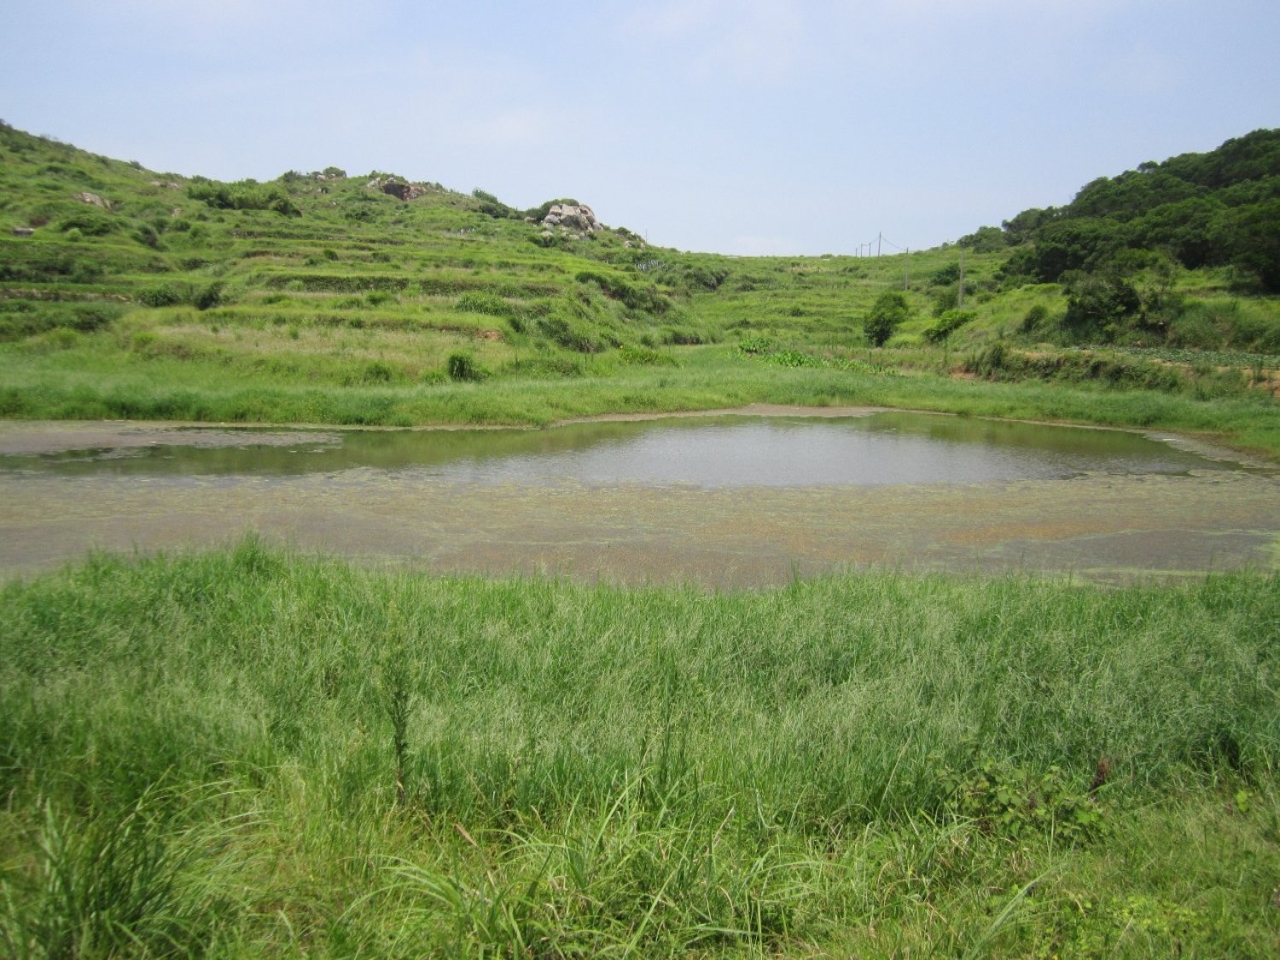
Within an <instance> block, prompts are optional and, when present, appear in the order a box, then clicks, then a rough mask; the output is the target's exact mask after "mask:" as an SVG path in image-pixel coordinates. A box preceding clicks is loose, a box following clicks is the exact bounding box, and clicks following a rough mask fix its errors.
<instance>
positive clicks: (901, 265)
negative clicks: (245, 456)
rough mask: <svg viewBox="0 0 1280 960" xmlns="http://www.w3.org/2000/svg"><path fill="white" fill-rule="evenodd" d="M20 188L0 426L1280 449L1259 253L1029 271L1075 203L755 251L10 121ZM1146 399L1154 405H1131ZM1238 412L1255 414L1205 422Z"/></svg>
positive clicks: (4, 223)
mask: <svg viewBox="0 0 1280 960" xmlns="http://www.w3.org/2000/svg"><path fill="white" fill-rule="evenodd" d="M1268 142H1269V141H1268ZM1179 163H1180V164H1182V166H1183V167H1185V166H1186V165H1187V163H1188V161H1186V158H1177V161H1176V162H1175V161H1170V162H1169V165H1171V166H1172V167H1175V168H1178V169H1181V168H1180V167H1178V164H1179ZM1250 169H1251V168H1250ZM1267 169H1269V168H1267ZM1161 171H1163V167H1161V168H1160V170H1157V171H1156V172H1155V173H1153V174H1152V176H1153V177H1154V176H1156V175H1157V174H1158V175H1159V176H1161V177H1165V174H1164V173H1163V172H1161ZM1144 176H1145V174H1144ZM1131 179H1132V178H1127V179H1126V177H1121V178H1118V179H1117V181H1116V183H1121V184H1127V183H1129V180H1131ZM1166 179H1167V177H1166ZM1107 182H1108V183H1111V181H1107ZM1266 182H1268V183H1270V182H1271V181H1270V180H1268V181H1266ZM1117 189H1118V188H1117ZM1224 189H1234V190H1236V193H1237V194H1238V193H1240V190H1241V188H1239V187H1238V186H1236V187H1230V188H1224ZM1099 192H1102V187H1101V186H1100V184H1099V183H1095V184H1091V185H1090V186H1089V187H1086V188H1085V190H1084V191H1082V194H1081V198H1078V201H1077V203H1078V204H1081V205H1084V206H1088V205H1089V204H1092V206H1089V209H1090V210H1093V208H1094V207H1096V206H1097V204H1094V203H1093V201H1092V200H1090V199H1089V198H1095V199H1096V195H1097V194H1099ZM0 196H3V200H0V231H2V232H3V235H2V236H0V416H7V417H87V418H94V417H131V418H159V419H186V420H228V421H283V420H292V421H318V422H319V421H322V422H332V423H379V424H402V425H407V424H418V423H446V422H452V423H533V424H537V423H547V422H550V421H553V420H556V419H559V418H563V417H567V416H576V415H585V414H592V413H602V412H615V411H622V410H649V411H663V410H676V409H690V408H697V407H720V406H730V405H735V404H739V403H745V402H751V401H771V402H790V403H807V404H832V403H864V402H878V403H899V404H906V405H911V406H920V407H926V408H933V409H947V410H956V411H961V412H970V413H998V414H1019V415H1027V416H1048V417H1059V418H1069V419H1083V420H1087V421H1098V422H1114V423H1121V424H1130V425H1155V424H1160V425H1163V426H1170V427H1182V428H1186V429H1220V430H1224V431H1226V432H1227V433H1228V434H1230V435H1231V436H1232V437H1233V438H1234V439H1236V440H1237V441H1238V442H1242V443H1246V444H1248V445H1252V446H1254V447H1257V448H1260V449H1280V440H1277V439H1275V436H1274V435H1275V431H1274V430H1273V429H1272V427H1270V426H1268V425H1267V424H1268V423H1269V422H1270V421H1269V420H1268V418H1269V417H1270V416H1271V414H1269V413H1263V414H1258V412H1257V410H1256V409H1255V408H1257V407H1258V404H1260V403H1263V401H1268V400H1269V399H1270V398H1271V395H1272V394H1273V393H1274V391H1275V389H1276V386H1277V382H1276V376H1275V369H1276V366H1277V360H1276V357H1277V355H1280V300H1278V299H1277V298H1276V297H1275V296H1272V295H1270V294H1268V293H1266V292H1265V290H1264V289H1263V287H1262V286H1261V285H1260V283H1259V281H1258V280H1257V277H1256V274H1254V273H1249V272H1248V271H1247V270H1244V269H1243V268H1242V267H1240V266H1239V265H1238V264H1234V263H1216V262H1212V263H1209V262H1206V263H1201V264H1197V265H1196V266H1195V268H1194V269H1188V268H1186V267H1184V266H1182V265H1180V264H1179V263H1177V262H1176V260H1175V259H1173V258H1170V257H1168V256H1164V255H1157V254H1153V253H1150V252H1149V251H1148V252H1147V253H1144V254H1142V255H1141V256H1135V253H1137V252H1138V251H1135V250H1133V249H1130V250H1129V254H1130V255H1129V257H1128V259H1127V260H1123V258H1121V259H1122V260H1123V262H1124V263H1125V264H1126V266H1125V269H1124V271H1123V272H1119V271H1118V270H1117V269H1116V268H1115V266H1114V264H1115V261H1116V258H1115V257H1112V258H1111V259H1110V260H1106V261H1105V262H1104V260H1103V259H1098V260H1097V261H1096V262H1091V263H1090V264H1089V265H1090V266H1091V267H1092V268H1096V269H1094V270H1093V272H1088V271H1086V272H1084V273H1081V272H1080V271H1077V272H1076V273H1074V274H1071V273H1069V272H1068V273H1066V274H1059V275H1058V276H1056V277H1054V278H1052V280H1053V282H1045V277H1044V276H1040V275H1036V274H1035V273H1034V271H1032V272H1031V273H1027V272H1026V265H1027V264H1028V263H1035V262H1037V261H1036V258H1037V257H1043V256H1045V255H1046V254H1044V250H1045V249H1047V247H1048V246H1049V245H1050V244H1051V242H1052V240H1053V235H1052V232H1051V230H1050V228H1051V227H1054V226H1055V225H1057V226H1061V225H1063V224H1070V223H1073V222H1075V221H1074V220H1072V219H1071V217H1073V216H1074V215H1075V214H1074V213H1071V210H1074V205H1073V207H1072V208H1070V210H1068V212H1067V213H1062V214H1058V213H1054V214H1053V216H1048V215H1047V214H1046V215H1045V217H1042V218H1041V219H1042V220H1044V221H1045V223H1044V224H1041V225H1040V227H1039V228H1038V229H1036V230H1032V229H1023V228H1024V227H1026V221H1027V216H1026V215H1025V214H1024V215H1020V216H1019V217H1017V218H1015V219H1014V221H1010V222H1009V223H1007V224H1006V229H1005V230H1003V231H1000V230H996V231H995V234H996V235H998V237H997V236H995V235H993V233H992V230H993V228H984V229H983V230H979V231H978V232H977V233H975V234H974V235H972V236H970V237H967V238H964V240H963V241H962V243H961V245H957V246H951V247H942V248H937V249H933V250H927V251H922V252H913V253H911V254H909V255H908V254H897V255H894V256H884V257H864V258H859V257H845V256H823V257H752V258H739V257H727V256H717V255H711V254H692V253H683V252H680V251H676V250H671V249H667V248H661V247H655V246H652V245H649V244H647V243H646V242H645V241H644V240H643V239H642V238H641V237H639V236H637V235H636V234H634V233H632V232H631V231H629V230H627V229H626V228H625V227H621V226H619V227H613V228H604V229H598V230H583V229H569V228H566V227H565V226H550V227H548V226H545V225H544V224H543V223H542V222H541V220H542V218H543V217H544V216H545V215H546V213H547V212H548V211H549V210H550V208H551V205H552V202H553V201H549V202H548V203H546V204H543V205H542V206H541V207H540V208H537V209H533V210H526V211H519V210H514V209H512V208H510V207H508V206H506V205H505V204H503V203H502V202H501V201H500V200H498V199H497V198H496V197H493V196H492V195H490V194H487V193H485V192H484V191H481V190H476V191H474V192H473V193H472V194H470V195H468V194H462V193H458V192H455V191H453V190H449V189H446V188H445V187H443V186H441V185H439V184H435V183H418V182H410V181H409V180H407V179H405V178H404V177H401V176H397V175H394V174H389V173H385V172H378V171H373V172H370V173H367V174H362V175H359V176H349V175H347V174H346V173H345V172H344V171H341V170H338V169H335V168H332V167H330V168H327V169H324V170H319V171H315V172H310V173H298V172H288V173H285V174H283V175H282V176H281V177H279V178H277V179H276V180H274V181H272V182H270V183H265V184H260V183H254V182H252V181H244V182H239V183H229V184H228V183H217V182H214V181H210V180H206V179H203V178H200V177H183V176H179V175H176V174H171V173H157V172H154V171H149V170H147V169H145V168H144V167H142V166H141V165H140V164H138V163H135V162H123V161H120V160H114V159H110V158H107V157H101V156H97V155H94V154H90V153H86V152H84V151H82V150H79V149H76V148H75V147H72V146H69V145H67V144H62V143H58V142H55V141H52V140H49V139H46V138H39V137H33V136H30V135H28V134H25V133H23V132H21V131H18V130H15V129H13V128H11V127H7V126H5V127H3V128H0ZM1215 196H1216V195H1215ZM1233 196H1235V194H1233ZM1268 197H1269V194H1265V191H1263V192H1262V193H1260V194H1259V195H1258V201H1259V203H1261V204H1262V205H1263V206H1262V207H1259V209H1269V207H1266V206H1265V205H1266V204H1267V203H1273V202H1274V201H1273V200H1270V199H1268ZM1211 199H1212V198H1211ZM1086 201H1088V203H1087V204H1086ZM1206 202H1210V201H1206ZM1212 202H1220V200H1212ZM1082 208H1083V206H1082ZM1233 209H1241V210H1243V209H1245V207H1244V206H1241V205H1240V204H1237V207H1236V208H1233ZM1248 209H1254V208H1253V207H1249V208H1248ZM1094 212H1095V213H1096V211H1094ZM1041 213H1044V212H1043V211H1041ZM1068 214H1070V215H1068ZM1095 219H1096V218H1095ZM1133 219H1134V218H1133V217H1130V220H1133ZM1050 221H1051V222H1050ZM1125 222H1129V221H1125ZM1221 229H1226V228H1225V227H1223V228H1221ZM1220 233H1221V230H1220ZM1011 244H1012V246H1011ZM962 273H963V284H962V282H961V274H962ZM962 286H963V289H962ZM896 294H901V297H900V298H898V297H896ZM886 297H887V299H888V300H889V301H896V305H894V304H891V305H892V306H893V310H892V311H891V312H892V313H893V318H892V319H893V320H894V321H895V322H896V325H894V326H893V327H892V329H891V330H890V333H891V337H890V339H889V340H888V343H887V344H886V346H885V347H884V348H875V347H873V346H872V345H871V343H870V342H869V341H868V338H867V336H866V333H865V322H866V320H867V318H868V316H869V315H870V314H871V313H873V312H874V311H875V310H876V304H877V302H881V303H883V301H884V300H885V299H886ZM1117 303H1118V304H1119V306H1116V304H1117ZM1099 304H1101V306H1099ZM1099 310H1101V311H1102V313H1103V314H1105V315H1100V314H1099V313H1098V311H1099ZM1107 310H1111V313H1109V314H1108V313H1106V311H1107ZM1090 311H1093V312H1092V313H1091V312H1090ZM1117 311H1119V312H1117ZM1082 316H1083V317H1085V319H1084V320H1082V319H1081V317H1082ZM994 381H1008V382H1016V383H1019V384H1020V385H1021V387H1022V388H1025V389H1021V391H1020V392H1019V391H1014V392H1012V393H1011V392H1010V391H1009V390H1007V389H1005V390H1002V389H1000V388H999V386H998V384H996V383H994ZM1045 382H1048V383H1050V384H1051V386H1052V387H1053V391H1054V392H1053V397H1052V399H1048V395H1047V394H1045V393H1044V392H1043V391H1039V392H1037V391H1036V390H1035V389H1031V388H1033V387H1034V386H1035V385H1036V384H1042V383H1045ZM1097 389H1102V390H1106V391H1108V393H1109V395H1110V396H1111V397H1112V399H1111V400H1109V401H1108V402H1107V403H1106V404H1102V405H1099V404H1098V403H1097V401H1096V397H1093V398H1090V397H1089V396H1087V394H1088V393H1089V392H1090V391H1095V390H1097ZM1072 391H1076V392H1079V391H1084V392H1085V395H1082V396H1081V397H1079V398H1078V399H1076V400H1071V399H1070V397H1069V396H1068V395H1069V394H1071V392H1072ZM1135 391H1136V392H1138V393H1141V394H1143V395H1144V396H1146V397H1147V399H1146V400H1144V401H1143V403H1142V404H1139V405H1138V406H1139V407H1141V411H1138V410H1136V409H1135V408H1134V407H1133V405H1132V404H1131V403H1130V402H1129V401H1128V400H1125V399H1124V398H1122V397H1120V396H1119V394H1120V393H1125V392H1135ZM1151 395H1155V396H1156V397H1157V399H1156V400H1155V401H1154V403H1155V407H1154V408H1153V407H1152V401H1151ZM1064 397H1066V398H1067V399H1066V400H1065V401H1064ZM1214 400H1221V401H1224V402H1226V404H1227V406H1228V407H1230V406H1231V405H1232V404H1236V405H1242V406H1240V409H1239V410H1229V409H1227V408H1226V407H1224V408H1223V409H1221V410H1218V411H1215V413H1214V414H1213V416H1210V417H1206V416H1204V415H1203V411H1201V412H1200V413H1197V412H1195V411H1194V410H1193V408H1192V407H1188V406H1187V402H1192V403H1195V402H1204V401H1214ZM1271 406H1273V405H1271ZM1271 406H1267V405H1266V404H1263V407H1262V409H1265V410H1269V409H1271ZM1207 421H1213V422H1212V423H1208V422H1207ZM1240 424H1245V426H1239V425H1240ZM1259 424H1261V425H1262V426H1261V427H1260V426H1259Z"/></svg>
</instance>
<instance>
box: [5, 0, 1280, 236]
mask: <svg viewBox="0 0 1280 960" xmlns="http://www.w3.org/2000/svg"><path fill="white" fill-rule="evenodd" d="M1278 51H1280V3H1277V2H1276V0H1214V2H1208V0H859V2H851V0H790V2H784V0H736V2H730V0H653V2H647V0H629V2H615V0H596V2H586V0H543V2H535V0H470V2H459V3H454V2H444V3H433V2H408V0H361V2H352V0H342V2H331V0H110V2H107V0H0V119H3V120H4V121H6V122H7V123H9V124H11V125H13V126H15V127H17V128H19V129H22V130H26V131H28V132H30V133H35V134H42V135H47V136H52V137H56V138H57V139H59V140H62V141H65V142H68V143H72V144H75V145H76V146H78V147H82V148H84V149H86V150H90V151H92V152H94V153H99V154H105V155H107V156H110V157H115V158H118V159H122V160H137V161H139V162H140V163H142V164H143V165H144V166H146V167H148V168H150V169H153V170H157V171H161V172H172V173H178V174H183V175H187V176H190V175H193V174H200V175H203V176H208V177H212V178H215V179H220V180H238V179H244V178H254V179H257V180H269V179H272V178H274V177H276V176H279V175H280V174H281V173H284V172H285V171H287V170H298V171H301V172H307V171H311V170H318V169H323V168H324V167H327V166H331V165H332V166H338V167H341V168H343V169H345V170H346V171H347V172H348V173H350V174H353V175H354V174H362V173H368V172H370V171H373V170H378V171H384V172H391V173H397V174H400V175H401V176H404V177H407V178H408V179H410V180H417V181H430V182H438V183H441V184H443V185H444V186H446V187H449V188H451V189H454V190H459V191H463V192H470V191H471V190H472V189H475V188H479V189H482V190H486V191H488V192H489V193H492V194H495V195H496V196H497V197H498V198H499V199H501V200H503V201H504V202H506V203H508V204H510V205H511V206H514V207H518V208H528V207H533V206H536V205H538V204H540V203H542V202H543V201H545V200H550V199H555V198H561V197H572V198H575V199H578V200H579V201H581V202H583V203H587V204H590V205H591V206H592V208H593V209H594V211H595V213H596V215H597V216H598V217H599V218H600V219H601V220H602V221H604V222H605V223H606V224H608V225H610V226H623V227H627V228H629V229H631V230H634V231H636V232H638V233H641V234H643V235H644V236H646V237H647V238H648V239H649V240H650V242H652V243H654V244H658V245H661V246H665V247H675V248H678V249H681V250H696V251H706V252H715V253H725V254H736V255H762V254H780V255H821V254H826V253H832V254H854V253H859V252H861V253H868V252H870V253H874V252H876V250H877V249H879V250H880V251H882V252H884V253H891V252H897V251H898V250H902V249H913V250H920V249H924V248H926V247H933V246H937V245H939V244H941V243H944V242H953V241H955V240H957V239H959V237H961V236H963V235H964V234H967V233H971V232H973V231H974V230H975V229H977V228H978V227H980V226H983V225H987V224H992V225H999V224H1000V222H1001V221H1002V220H1005V219H1008V218H1011V217H1013V216H1014V215H1016V214H1017V213H1019V212H1020V211H1022V210H1024V209H1027V208H1029V207H1046V206H1056V205H1061V204H1064V203H1067V202H1069V201H1070V200H1071V198H1072V197H1073V196H1074V195H1075V193H1076V192H1077V191H1078V190H1079V189H1080V188H1081V187H1082V186H1084V185H1085V184H1086V183H1088V182H1089V181H1091V180H1093V179H1095V178H1097V177H1100V176H1114V175H1116V174H1119V173H1121V172H1123V171H1125V170H1128V169H1132V168H1134V167H1136V166H1137V165H1138V164H1139V163H1142V162H1144V161H1149V160H1164V159H1167V158H1168V157H1171V156H1176V155H1178V154H1181V153H1189V152H1202V151H1206V150H1211V149H1213V148H1215V147H1217V146H1218V145H1220V144H1221V143H1222V142H1223V141H1225V140H1228V139H1230V138H1232V137H1237V136H1241V135H1243V134H1245V133H1248V132H1250V131H1252V130H1256V129H1259V128H1275V127H1280V55H1278V54H1277V52H1278Z"/></svg>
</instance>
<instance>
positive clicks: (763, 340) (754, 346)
mask: <svg viewBox="0 0 1280 960" xmlns="http://www.w3.org/2000/svg"><path fill="white" fill-rule="evenodd" d="M738 349H739V350H741V351H742V352H743V353H746V354H752V355H754V354H760V353H767V352H769V351H770V350H772V349H773V340H772V339H771V338H769V337H766V336H763V335H760V334H755V335H753V336H750V337H743V338H742V339H741V340H739V341H738Z"/></svg>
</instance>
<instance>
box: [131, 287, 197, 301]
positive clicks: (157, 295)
mask: <svg viewBox="0 0 1280 960" xmlns="http://www.w3.org/2000/svg"><path fill="white" fill-rule="evenodd" d="M191 300H192V295H191V288H190V287H177V286H174V285H173V284H168V283H166V284H163V285H161V286H159V287H151V288H150V289H148V290H143V291H142V292H141V293H139V294H138V302H139V303H141V304H142V305H143V306H147V307H174V306H177V305H178V304H181V303H190V302H191Z"/></svg>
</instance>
